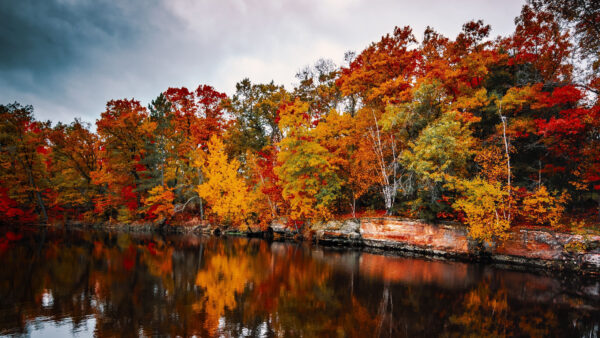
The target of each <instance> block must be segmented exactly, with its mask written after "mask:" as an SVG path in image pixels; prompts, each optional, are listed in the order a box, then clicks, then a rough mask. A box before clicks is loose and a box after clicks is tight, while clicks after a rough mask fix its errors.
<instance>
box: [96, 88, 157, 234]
mask: <svg viewBox="0 0 600 338" xmlns="http://www.w3.org/2000/svg"><path fill="white" fill-rule="evenodd" d="M96 128H97V131H98V136H99V142H100V144H101V148H100V153H99V155H98V157H99V164H98V167H97V168H96V170H94V171H93V172H91V174H90V175H91V177H92V181H93V183H94V184H97V185H99V186H101V189H102V195H101V196H99V197H98V198H97V199H96V201H95V206H96V212H98V213H99V214H103V215H106V216H108V217H110V218H111V219H112V218H117V219H118V220H119V221H121V222H128V221H132V220H134V219H135V218H136V217H137V216H136V214H137V212H138V207H139V206H140V204H141V202H142V198H143V196H145V194H146V191H140V190H138V185H139V184H140V182H141V180H142V175H144V174H143V172H145V171H146V167H145V166H144V165H143V164H142V160H143V158H144V157H145V156H146V152H145V147H144V144H145V142H146V140H147V139H151V138H152V137H153V133H154V131H155V129H156V123H155V122H152V121H150V120H149V119H148V113H147V111H146V109H145V108H144V107H142V106H141V105H140V103H139V102H138V101H136V100H133V99H132V100H127V99H124V100H113V101H109V102H108V103H107V104H106V111H105V112H103V113H102V115H101V118H100V119H99V120H97V121H96Z"/></svg>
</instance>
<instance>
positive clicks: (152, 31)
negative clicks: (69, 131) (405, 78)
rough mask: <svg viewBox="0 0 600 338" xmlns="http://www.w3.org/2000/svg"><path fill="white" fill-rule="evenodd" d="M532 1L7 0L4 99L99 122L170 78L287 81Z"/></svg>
mask: <svg viewBox="0 0 600 338" xmlns="http://www.w3.org/2000/svg"><path fill="white" fill-rule="evenodd" d="M522 4H523V1H521V0H512V1H502V2H498V1H484V0H460V1H452V2H449V1H443V2H440V1H432V0H423V1H419V2H417V1H393V0H304V1H291V0H290V1H281V0H223V1H207V0H198V1H191V0H162V1H161V0H148V1H134V0H127V1H124V0H120V1H111V0H101V1H92V0H44V1H34V0H19V1H11V0H9V1H2V2H0V46H1V48H0V103H8V102H12V101H15V100H16V101H19V102H21V103H23V104H33V105H34V108H35V110H36V115H37V116H38V117H39V118H40V119H52V120H54V121H63V122H68V121H70V120H72V119H73V118H74V117H82V118H83V119H84V120H87V121H89V122H93V121H94V120H95V119H96V118H97V117H98V116H99V114H100V113H101V112H102V111H103V108H104V105H105V103H106V101H108V100H110V99H116V98H123V97H128V98H131V97H135V98H137V99H139V100H141V101H142V102H143V103H144V104H147V103H148V102H150V100H151V99H152V98H154V97H155V96H156V95H158V93H160V92H161V91H163V90H165V89H167V88H168V87H170V86H188V87H196V86H197V85H198V84H200V83H206V84H210V85H213V86H215V87H216V88H217V89H218V90H221V91H225V92H227V93H229V94H231V92H232V91H233V88H234V86H235V83H236V82H237V81H239V80H241V79H242V78H243V77H250V78H251V79H252V80H253V81H270V80H272V79H273V80H275V81H276V82H278V83H283V84H285V85H288V86H289V85H290V84H291V83H293V81H294V78H293V77H294V74H295V73H296V71H297V70H298V69H300V68H301V67H302V66H304V65H306V64H309V63H312V62H314V61H315V60H317V59H318V58H320V57H324V58H331V59H333V60H334V61H336V62H338V63H340V62H341V61H342V58H343V53H344V51H346V50H356V51H360V50H361V49H362V48H364V47H366V46H367V45H368V44H369V43H370V42H372V41H375V40H378V39H379V37H380V36H381V35H383V34H385V33H388V32H391V31H392V29H393V27H394V26H404V25H411V26H412V27H413V28H414V29H415V33H416V35H417V36H419V35H420V34H421V33H422V31H423V30H424V28H425V26H427V25H431V26H433V27H434V28H436V29H437V30H438V31H440V32H442V33H443V34H445V35H447V36H450V37H453V36H455V35H456V33H458V31H459V30H460V28H461V25H462V23H464V22H466V21H468V20H470V19H479V18H482V19H484V21H486V23H489V24H491V25H492V28H493V33H494V34H507V33H509V32H510V31H511V30H512V29H513V18H514V17H515V16H516V15H518V13H519V10H520V7H521V6H522Z"/></svg>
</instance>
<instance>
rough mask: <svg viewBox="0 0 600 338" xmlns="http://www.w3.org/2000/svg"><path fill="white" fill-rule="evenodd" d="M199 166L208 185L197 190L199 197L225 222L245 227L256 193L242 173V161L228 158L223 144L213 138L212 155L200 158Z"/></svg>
mask: <svg viewBox="0 0 600 338" xmlns="http://www.w3.org/2000/svg"><path fill="white" fill-rule="evenodd" d="M196 166H198V167H200V168H201V169H202V172H203V173H204V183H202V184H200V185H198V186H197V188H196V190H197V191H198V195H199V196H200V197H201V198H203V199H204V200H206V202H207V204H208V206H209V207H210V209H211V211H212V213H213V214H215V215H216V216H217V217H218V218H219V219H220V220H221V221H224V222H226V223H231V224H234V225H236V226H239V225H241V223H242V222H243V221H244V220H245V218H246V214H247V213H248V212H250V208H251V205H252V200H253V196H252V195H253V193H252V192H250V189H249V188H248V186H247V185H246V182H245V181H244V178H243V177H242V176H241V175H240V174H239V173H238V170H239V168H240V162H239V161H238V160H236V159H231V160H230V159H228V157H227V154H226V153H225V145H224V144H223V141H222V140H221V139H220V138H218V137H217V136H212V137H211V138H210V141H209V142H208V154H207V155H200V156H198V159H197V160H196Z"/></svg>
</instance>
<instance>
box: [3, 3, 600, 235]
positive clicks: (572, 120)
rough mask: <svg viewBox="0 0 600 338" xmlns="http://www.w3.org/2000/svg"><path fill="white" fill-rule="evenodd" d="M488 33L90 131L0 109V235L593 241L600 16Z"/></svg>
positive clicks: (132, 109)
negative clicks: (264, 233)
mask: <svg viewBox="0 0 600 338" xmlns="http://www.w3.org/2000/svg"><path fill="white" fill-rule="evenodd" d="M491 33H492V30H491V27H490V26H489V25H486V24H485V23H484V22H482V21H481V20H479V21H471V22H467V23H465V24H464V25H463V26H462V31H461V32H460V33H459V34H458V35H457V36H456V37H454V38H451V37H446V36H443V35H441V34H440V33H438V32H436V31H435V30H434V29H433V28H431V27H427V29H426V30H425V32H424V34H423V38H422V39H421V41H418V40H417V38H416V36H415V33H414V32H413V30H412V29H411V28H410V27H396V28H395V29H394V30H393V32H390V33H389V34H386V35H384V36H382V37H381V39H380V40H379V41H376V42H373V43H371V44H370V45H368V46H367V47H366V48H365V49H364V50H362V51H361V52H359V53H354V52H347V53H346V55H345V57H344V59H345V63H344V64H343V65H336V64H334V63H333V62H332V61H330V60H325V59H322V60H319V61H317V62H316V63H315V64H314V65H312V66H307V67H305V68H302V69H301V70H300V71H299V72H298V73H297V74H296V78H297V84H296V86H295V87H294V88H292V89H286V88H285V87H284V86H282V85H278V84H275V83H273V82H271V83H253V82H251V80H249V79H243V80H241V81H240V82H239V83H237V84H236V91H235V93H233V94H232V95H231V96H228V95H226V94H225V93H222V92H219V91H218V90H217V89H215V88H213V87H211V86H208V85H203V84H201V85H199V86H198V87H197V88H195V89H194V88H192V89H188V88H185V87H181V88H168V89H166V90H165V91H164V92H162V93H159V94H158V96H157V97H156V98H155V99H154V100H152V102H150V103H141V102H139V101H137V100H135V99H115V100H111V101H109V102H107V104H106V110H105V111H104V112H102V113H101V115H100V117H99V119H97V121H96V124H95V127H94V126H91V125H89V124H87V123H84V122H82V121H81V120H79V119H75V120H74V121H73V122H72V123H70V124H63V123H56V124H53V123H52V122H51V121H39V120H36V118H35V116H34V111H33V107H32V106H30V105H22V104H20V103H16V102H15V103H8V104H4V105H0V223H7V224H39V223H48V224H57V223H61V224H62V223H68V222H82V223H89V224H99V223H102V224H106V223H115V224H131V223H136V222H155V224H162V225H172V226H175V225H177V224H179V223H181V222H183V221H186V220H190V219H198V220H201V221H203V222H207V223H218V224H224V225H227V226H231V227H234V228H240V229H247V228H251V229H264V228H266V227H268V226H269V224H270V223H271V221H273V220H274V219H285V220H287V222H288V224H289V226H290V227H297V228H302V227H304V226H305V225H307V224H310V223H311V222H317V221H321V220H327V219H342V218H351V217H363V216H384V215H385V216H395V217H405V218H419V219H425V220H427V221H429V222H440V221H455V222H460V223H463V224H465V225H466V226H467V227H468V229H469V234H470V236H471V237H472V238H475V239H480V240H491V239H501V238H503V236H505V235H506V234H507V232H508V231H509V230H510V228H511V227H514V226H517V225H525V226H540V227H549V228H552V229H576V228H582V227H586V228H592V229H596V230H598V229H600V226H599V225H598V224H599V223H600V222H599V220H600V101H599V100H598V94H599V93H600V73H599V70H600V3H598V2H595V1H585V0H581V1H566V0H536V1H531V2H529V3H528V4H526V5H524V6H523V8H522V11H521V13H520V16H518V17H517V18H515V28H514V32H513V33H512V34H510V35H509V36H498V37H493V36H492V34H491Z"/></svg>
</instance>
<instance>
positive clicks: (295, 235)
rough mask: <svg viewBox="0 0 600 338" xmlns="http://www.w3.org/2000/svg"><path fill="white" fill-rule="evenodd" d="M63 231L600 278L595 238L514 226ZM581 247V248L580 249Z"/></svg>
mask: <svg viewBox="0 0 600 338" xmlns="http://www.w3.org/2000/svg"><path fill="white" fill-rule="evenodd" d="M64 226H65V227H66V228H81V229H98V230H110V231H114V230H116V231H122V232H129V233H160V234H190V233H194V234H202V235H212V236H220V235H226V236H243V237H259V238H266V239H273V240H277V241H287V242H310V243H311V244H313V245H315V244H316V245H323V246H329V247H341V248H355V249H360V250H363V251H368V252H376V253H379V254H388V253H391V254H400V255H411V256H415V255H416V256H422V257H432V258H436V259H444V260H457V261H468V262H480V263H483V264H494V265H506V266H514V267H533V268H536V269H540V270H552V271H559V272H560V271H569V272H578V273H583V274H586V275H600V235H595V234H594V235H585V236H584V235H579V234H567V233H561V232H557V231H553V230H551V229H546V228H539V229H538V228H534V229H532V228H524V227H520V228H519V227H517V228H514V229H512V230H511V232H510V235H509V238H508V239H507V240H505V241H503V242H492V243H484V245H480V244H479V243H477V242H475V241H473V240H471V239H470V238H469V237H468V234H467V229H466V227H465V226H463V225H460V224H456V223H440V224H431V223H426V222H424V221H421V220H409V219H399V218H386V217H379V218H368V217H365V218H360V219H348V220H344V221H329V222H325V223H315V224H312V225H311V226H310V228H309V230H307V231H305V232H304V234H305V235H306V236H303V235H302V234H300V233H299V232H297V231H296V230H295V229H290V228H289V227H286V226H285V222H284V221H274V222H273V223H272V224H271V226H270V227H269V228H268V229H267V230H266V231H248V230H246V231H243V230H239V229H228V228H223V227H219V226H210V225H203V224H189V223H188V224H186V225H175V226H171V225H170V226H157V225H156V224H151V223H139V224H136V223H134V224H93V225H92V224H80V223H70V224H65V225H64ZM582 246H583V247H582Z"/></svg>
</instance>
